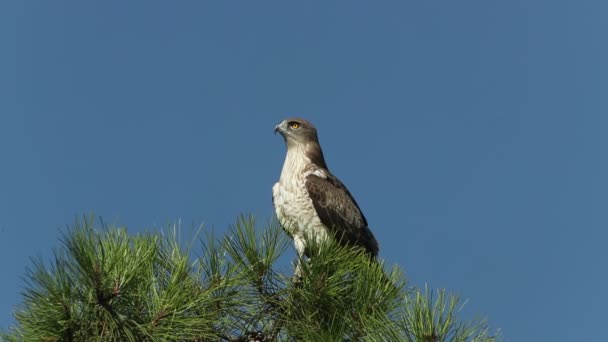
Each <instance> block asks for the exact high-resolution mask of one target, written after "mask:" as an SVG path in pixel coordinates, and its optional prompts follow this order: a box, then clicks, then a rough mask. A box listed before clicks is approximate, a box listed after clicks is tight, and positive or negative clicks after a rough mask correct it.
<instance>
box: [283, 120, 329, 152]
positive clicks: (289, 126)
mask: <svg viewBox="0 0 608 342" xmlns="http://www.w3.org/2000/svg"><path fill="white" fill-rule="evenodd" d="M274 132H275V133H279V134H281V135H282V136H283V139H285V143H286V144H287V147H288V148H289V147H292V146H298V145H307V144H309V143H316V144H318V143H319V140H318V137H317V129H316V128H315V126H313V125H312V124H311V123H310V122H308V121H306V120H304V119H299V118H289V119H285V120H283V121H281V122H280V123H279V124H278V125H276V126H275V127H274Z"/></svg>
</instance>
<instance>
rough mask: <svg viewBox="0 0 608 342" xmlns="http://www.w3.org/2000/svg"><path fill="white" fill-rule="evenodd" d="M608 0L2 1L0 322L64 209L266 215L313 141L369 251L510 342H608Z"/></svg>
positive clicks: (218, 222)
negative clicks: (292, 135)
mask: <svg viewBox="0 0 608 342" xmlns="http://www.w3.org/2000/svg"><path fill="white" fill-rule="evenodd" d="M607 18H608V2H606V1H603V0H598V1H585V0H581V1H558V0H552V1H531V0H511V1H493V0H476V1H472V0H470V1H447V0H445V1H443V0H437V1H384V2H373V3H372V2H370V1H306V2H303V1H300V2H295V1H265V2H261V1H243V2H239V1H217V2H213V3H212V2H210V1H171V2H169V1H128V2H127V1H104V2H90V1H71V2H67V1H10V2H9V1H3V2H1V3H0V43H1V49H2V52H1V53H0V260H1V261H0V262H1V266H2V274H3V276H2V281H1V282H0V308H1V309H0V326H2V327H6V326H7V325H9V324H10V323H11V322H12V319H11V315H10V314H11V311H12V310H13V306H14V305H15V304H16V303H17V302H18V301H19V296H18V293H19V291H20V289H21V287H22V285H23V281H22V280H21V279H20V277H21V276H22V275H23V274H24V269H25V267H26V265H28V257H29V256H35V255H42V256H49V255H50V251H51V249H52V248H53V247H54V246H57V245H58V238H59V236H60V232H61V231H62V230H63V229H64V227H65V226H66V225H67V224H70V223H71V222H73V220H74V218H75V216H77V215H81V214H83V213H89V212H91V211H94V212H95V213H96V214H97V215H100V216H103V217H104V219H105V220H106V221H109V222H120V223H123V224H126V225H127V226H128V227H129V229H130V231H131V232H137V231H141V230H144V229H147V228H151V227H152V228H154V227H157V228H159V227H163V226H164V225H165V224H166V223H168V222H174V221H176V220H178V219H181V220H182V222H183V223H184V224H185V225H187V226H189V225H190V224H199V223H205V224H206V225H207V226H213V227H215V228H216V229H218V230H220V231H223V229H224V228H225V227H226V226H227V225H228V224H230V223H231V222H234V219H235V217H236V216H237V215H239V214H240V213H249V212H250V213H253V214H255V215H256V216H257V217H259V218H260V220H262V221H266V220H268V219H269V218H270V217H271V216H272V213H273V209H272V204H271V187H272V184H273V183H274V182H275V180H276V179H277V178H278V175H279V172H280V168H281V165H282V163H283V158H284V152H285V148H284V146H283V142H282V140H281V138H280V137H278V136H275V135H273V133H272V131H273V127H274V125H275V124H276V123H277V122H278V121H279V120H281V119H283V118H284V117H287V116H294V115H297V116H302V117H305V118H308V119H309V120H311V121H312V122H313V123H315V124H316V125H317V127H318V128H319V132H320V139H321V144H322V145H323V147H324V150H325V155H326V158H327V161H328V164H329V167H330V169H332V171H333V172H334V173H335V174H336V175H338V176H339V177H340V178H341V179H342V180H343V182H344V183H345V184H346V185H347V186H348V187H349V188H350V190H351V192H352V193H353V194H354V196H355V197H356V198H357V200H358V202H359V204H360V205H361V207H362V209H363V211H364V212H365V214H366V216H367V218H368V220H369V222H370V224H371V226H372V228H373V230H374V232H375V234H376V236H377V238H378V240H379V241H380V243H381V256H382V257H384V258H386V259H388V260H389V261H390V262H394V263H398V264H400V265H401V266H403V267H404V268H405V270H406V272H407V275H408V276H409V279H410V280H411V282H412V283H413V284H416V285H420V286H424V284H425V283H429V285H430V286H431V287H445V288H448V289H452V290H454V291H456V292H458V293H460V294H461V295H462V297H464V298H469V299H470V300H469V303H468V305H467V309H466V312H465V315H471V316H474V315H477V314H479V315H484V316H487V317H488V319H489V321H490V323H491V324H492V326H494V327H498V328H501V329H502V330H503V332H504V336H505V337H506V339H507V340H508V341H606V340H608V333H607V331H606V329H605V324H606V307H607V305H608V294H607V292H606V289H608V272H607V264H608V251H607V249H606V241H607V240H608V231H607V229H608V210H607V207H608V180H607V174H608V157H607V147H608V138H607V134H606V132H607V131H608V63H607V61H608V41H607V37H608V20H607Z"/></svg>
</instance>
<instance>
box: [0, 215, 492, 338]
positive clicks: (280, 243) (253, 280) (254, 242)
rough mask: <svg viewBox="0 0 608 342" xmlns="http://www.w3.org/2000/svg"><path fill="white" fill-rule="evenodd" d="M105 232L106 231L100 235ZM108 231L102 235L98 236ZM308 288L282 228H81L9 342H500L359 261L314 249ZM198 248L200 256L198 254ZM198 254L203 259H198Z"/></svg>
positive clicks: (360, 257) (392, 275)
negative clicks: (289, 256) (219, 232)
mask: <svg viewBox="0 0 608 342" xmlns="http://www.w3.org/2000/svg"><path fill="white" fill-rule="evenodd" d="M96 225H97V226H96ZM98 225H101V227H98ZM308 243H309V244H310V248H311V252H312V254H313V255H314V257H313V259H311V261H310V262H304V263H303V268H302V273H303V277H302V281H301V282H299V283H294V282H293V281H292V279H291V274H290V273H291V269H289V267H284V268H286V269H285V270H279V268H280V267H278V266H277V260H278V259H279V257H281V256H282V255H283V254H284V252H285V251H286V250H287V248H288V246H289V245H290V241H289V240H288V238H286V235H285V234H284V233H283V232H282V231H281V229H280V227H279V226H278V225H277V224H276V223H270V224H269V225H268V226H267V227H266V228H265V229H258V228H256V225H255V222H254V220H253V218H251V217H247V218H245V217H241V218H240V219H239V220H238V221H237V223H236V224H235V225H234V226H232V227H231V228H230V229H229V230H228V232H227V233H226V234H225V236H224V237H223V238H221V239H218V238H216V237H215V236H214V235H213V234H212V233H207V234H205V235H204V236H203V237H201V238H198V240H194V241H191V242H189V243H188V245H186V246H183V244H182V243H181V242H180V241H179V238H178V232H177V229H175V228H174V229H173V230H171V232H170V233H168V234H161V233H156V234H152V233H147V234H138V235H129V234H128V233H127V230H126V228H124V227H114V226H112V227H107V226H105V225H104V224H103V222H99V223H97V224H96V222H95V220H93V219H92V218H86V219H84V220H80V221H77V222H76V223H75V224H74V225H73V226H72V227H71V228H70V229H69V230H68V231H67V232H66V233H65V234H64V236H63V237H62V239H61V244H60V247H59V248H58V249H56V250H55V251H54V254H53V258H52V260H51V261H47V262H45V261H44V260H42V259H39V258H38V259H33V260H32V265H31V266H30V267H29V268H28V269H27V270H26V274H25V277H24V279H25V281H26V285H25V288H24V289H23V292H22V297H23V298H22V302H21V304H19V305H18V307H17V308H16V311H15V313H14V317H15V321H16V324H15V326H14V327H12V328H11V329H10V330H9V331H8V332H5V333H3V334H2V335H1V337H2V339H3V340H6V341H200V342H202V341H232V342H237V341H242V342H246V341H247V342H249V341H424V342H435V341H437V342H438V341H495V340H497V338H498V337H497V333H496V332H492V331H490V329H489V328H488V326H487V324H486V322H485V321H483V320H479V321H462V320H458V319H457V317H456V316H455V315H456V313H457V311H458V309H459V300H458V297H457V296H454V295H451V294H448V293H447V292H446V291H444V290H440V291H429V290H428V289H425V290H424V291H421V290H419V289H416V288H414V287H412V286H408V285H407V284H406V282H405V277H404V275H403V274H402V272H401V271H400V270H399V269H398V268H397V267H393V269H392V270H391V271H390V272H389V273H385V270H384V267H383V266H384V265H383V264H382V263H377V262H375V261H374V262H372V261H370V259H369V258H368V257H367V256H366V255H365V254H364V253H363V252H362V251H361V250H357V249H353V248H345V247H341V246H339V245H337V244H335V243H333V242H331V241H328V242H326V243H323V244H322V245H316V244H315V243H314V241H309V242H308ZM195 246H200V248H199V249H198V250H196V249H195V248H194V247H195ZM197 252H198V255H197V254H196V253H197Z"/></svg>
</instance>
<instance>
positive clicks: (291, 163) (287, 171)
mask: <svg viewBox="0 0 608 342" xmlns="http://www.w3.org/2000/svg"><path fill="white" fill-rule="evenodd" d="M309 165H310V159H309V158H308V157H307V156H306V148H305V147H304V146H302V145H296V146H291V147H289V148H288V149H287V155H286V156H285V163H284V164H283V170H281V178H280V180H281V181H283V180H287V179H295V178H297V179H300V180H301V178H302V177H303V174H304V171H305V170H306V167H307V166H309Z"/></svg>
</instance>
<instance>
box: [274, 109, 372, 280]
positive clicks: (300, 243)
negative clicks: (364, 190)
mask: <svg viewBox="0 0 608 342" xmlns="http://www.w3.org/2000/svg"><path fill="white" fill-rule="evenodd" d="M274 131H275V133H280V134H281V135H282V136H283V138H284V140H285V144H286V145H287V155H286V157H285V163H284V164H283V169H282V171H281V176H280V178H279V181H278V182H277V183H276V184H275V185H274V186H273V187H272V202H273V205H274V208H275V211H276V214H277V217H278V219H279V222H280V223H281V226H282V227H283V229H285V231H286V232H287V233H288V234H289V235H290V236H291V237H292V238H293V240H294V245H295V249H296V251H297V253H298V256H299V257H300V260H302V259H303V256H304V255H305V254H306V253H307V250H306V246H305V238H304V237H305V236H309V237H312V238H314V239H315V240H316V241H319V242H320V241H322V240H323V239H326V238H328V237H332V238H336V239H338V241H339V243H340V244H343V245H351V246H358V247H361V248H363V249H364V250H365V251H367V253H369V254H370V256H372V257H376V256H377V255H378V242H377V241H376V238H375V237H374V235H373V234H372V232H371V230H370V229H369V227H368V226H367V220H366V219H365V216H363V213H362V212H361V209H359V205H357V202H356V201H355V199H354V198H353V196H352V195H351V194H350V192H349V191H348V189H347V188H346V186H344V184H342V182H340V180H339V179H338V178H337V177H336V176H334V175H333V174H332V173H331V172H329V169H328V168H327V164H326V163H325V159H324V157H323V151H322V150H321V145H319V139H318V137H317V129H316V128H315V127H314V126H313V125H312V124H311V123H310V122H308V121H306V120H304V119H299V118H291V119H286V120H284V121H282V122H281V123H279V124H278V125H277V126H276V127H275V129H274ZM307 256H309V255H307ZM296 276H298V277H299V276H301V275H300V265H299V264H298V266H297V267H296Z"/></svg>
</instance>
